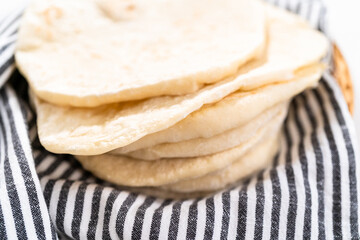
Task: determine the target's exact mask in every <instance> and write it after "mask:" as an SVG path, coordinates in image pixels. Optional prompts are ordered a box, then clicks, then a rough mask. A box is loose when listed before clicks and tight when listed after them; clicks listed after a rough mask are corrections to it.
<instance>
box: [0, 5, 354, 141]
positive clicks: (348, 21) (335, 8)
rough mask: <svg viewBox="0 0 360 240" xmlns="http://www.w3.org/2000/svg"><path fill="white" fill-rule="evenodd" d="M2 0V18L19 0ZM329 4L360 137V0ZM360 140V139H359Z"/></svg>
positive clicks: (331, 21) (331, 25) (331, 23)
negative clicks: (350, 84)
mask: <svg viewBox="0 0 360 240" xmlns="http://www.w3.org/2000/svg"><path fill="white" fill-rule="evenodd" d="M23 1H28V0H11V1H8V0H0V19H1V18H2V17H3V16H4V15H5V14H6V13H8V12H9V11H10V10H11V9H13V8H14V7H15V6H17V4H18V3H19V2H23ZM324 1H326V2H327V5H328V20H329V31H330V34H331V36H332V38H333V39H334V41H335V42H336V43H337V45H338V46H339V48H340V49H341V52H342V53H343V55H344V57H345V59H346V61H347V63H348V65H349V68H350V74H351V76H352V79H353V84H354V91H355V107H354V110H355V111H354V121H355V127H356V129H357V136H358V139H360V27H359V26H358V24H359V23H360V1H357V0H341V1H339V0H324ZM359 142H360V141H359Z"/></svg>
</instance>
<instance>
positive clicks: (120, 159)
mask: <svg viewBox="0 0 360 240" xmlns="http://www.w3.org/2000/svg"><path fill="white" fill-rule="evenodd" d="M280 125H281V124H277V125H266V126H264V127H263V128H261V129H259V130H258V131H257V133H256V134H255V135H254V136H253V137H252V138H251V139H249V140H248V141H246V142H245V143H243V144H241V145H239V146H237V147H235V148H232V149H230V150H227V151H223V152H220V153H216V154H213V155H208V156H202V157H195V158H173V159H160V160H157V161H145V160H140V159H133V158H129V157H125V156H115V155H111V154H103V155H95V156H76V158H77V159H78V160H79V161H80V162H81V164H82V165H83V167H84V168H85V169H87V170H88V171H90V172H92V173H93V174H94V175H95V176H97V177H99V178H101V179H103V180H106V181H108V182H111V183H115V184H119V185H125V186H160V185H164V184H170V183H175V182H178V181H183V180H186V179H192V178H197V177H200V176H204V175H206V174H209V173H211V172H215V171H217V170H220V169H223V168H225V167H226V166H228V165H229V164H231V163H232V162H234V161H236V160H238V159H239V158H240V157H242V156H243V155H244V154H245V153H246V152H247V151H248V150H249V149H251V148H252V147H253V146H255V145H256V144H257V143H259V142H261V141H262V140H263V139H264V138H265V136H272V135H276V134H277V133H278V131H279V128H280Z"/></svg>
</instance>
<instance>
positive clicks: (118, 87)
mask: <svg viewBox="0 0 360 240" xmlns="http://www.w3.org/2000/svg"><path fill="white" fill-rule="evenodd" d="M265 16H266V15H265V11H264V8H263V5H262V4H261V3H260V2H258V1H248V0H196V1H193V0H171V1H163V0H150V1H149V0H127V1H118V0H96V1H95V0H76V1H73V0H53V1H47V0H37V1H34V3H32V4H31V6H30V7H29V8H28V9H27V10H26V12H25V15H24V17H23V20H22V24H21V26H20V30H19V37H18V42H17V51H16V54H15V57H16V63H17V66H18V68H19V69H20V71H21V72H22V74H23V75H24V76H25V77H26V78H27V80H28V81H29V83H30V86H31V88H32V89H33V91H34V92H35V93H36V95H37V96H39V97H40V98H42V99H44V100H46V101H48V102H51V103H54V104H59V105H71V106H78V107H81V106H87V107H89V106H92V107H93V106H98V105H101V104H105V103H112V102H119V101H129V100H135V99H144V98H148V97H153V96H161V95H179V94H185V93H190V92H194V91H196V90H197V89H199V88H200V87H201V86H203V85H204V84H206V83H212V82H216V81H219V80H221V79H223V78H225V77H227V76H229V75H232V74H234V73H235V72H236V71H237V69H238V68H239V66H241V65H242V64H244V63H245V62H247V61H248V60H250V59H252V58H254V57H256V56H258V55H259V54H261V52H262V50H263V48H264V45H265V22H266V21H265Z"/></svg>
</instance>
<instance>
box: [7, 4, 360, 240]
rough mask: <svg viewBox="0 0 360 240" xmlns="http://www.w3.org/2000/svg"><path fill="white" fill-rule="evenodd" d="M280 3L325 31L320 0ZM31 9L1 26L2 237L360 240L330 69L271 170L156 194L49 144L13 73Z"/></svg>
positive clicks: (300, 107) (344, 124)
mask: <svg viewBox="0 0 360 240" xmlns="http://www.w3.org/2000/svg"><path fill="white" fill-rule="evenodd" d="M275 4H277V5H280V6H281V7H284V8H287V9H289V10H291V11H294V12H296V13H298V14H300V15H302V16H303V17H305V18H307V19H308V20H309V21H310V22H311V23H312V25H313V26H314V27H316V28H318V29H320V30H322V31H325V30H326V29H325V26H326V24H325V23H326V21H325V19H326V8H325V6H324V5H323V3H322V2H321V1H320V0H306V1H299V0H278V1H276V2H275ZM22 10H23V9H20V8H19V10H18V11H17V12H14V13H13V14H11V15H10V16H9V17H7V18H5V19H3V20H2V21H1V22H0V84H1V85H3V86H2V87H1V90H0V239H15V238H19V239H36V238H38V239H56V238H58V237H59V238H64V239H294V238H296V239H334V238H336V239H342V238H343V239H359V208H358V201H359V191H360V189H359V185H360V182H359V178H360V172H359V171H360V169H359V164H360V163H359V157H358V149H357V146H358V145H357V142H356V137H355V130H354V124H353V121H352V119H351V116H350V114H349V112H348V110H347V107H346V103H345V101H344V99H343V96H342V94H341V92H340V90H339V88H338V86H337V85H336V83H335V80H334V79H333V77H332V75H331V74H330V72H326V73H325V74H324V76H323V78H322V80H321V81H320V84H319V86H318V87H317V88H316V89H313V90H307V91H306V92H304V93H302V94H300V95H299V96H297V97H296V98H295V99H294V100H293V101H292V104H291V106H290V111H289V115H288V117H287V119H286V121H285V123H284V127H283V131H282V136H281V148H280V151H279V153H278V154H277V156H276V157H275V158H274V161H273V165H272V166H271V167H269V168H268V169H264V170H263V171H261V172H260V173H259V174H258V175H256V176H253V177H252V178H250V179H248V180H246V181H245V182H243V183H241V184H239V185H238V186H236V187H234V188H232V189H230V190H225V191H222V192H219V193H217V194H216V195H214V196H212V197H206V198H199V199H191V200H186V201H179V200H171V199H157V198H154V197H149V196H145V195H141V194H136V193H131V192H128V191H126V190H122V189H119V188H115V187H112V186H109V185H107V184H105V183H104V182H102V181H100V180H98V179H96V178H95V177H93V176H92V175H91V174H90V173H89V172H86V171H84V170H83V169H82V168H81V166H80V164H79V163H78V162H77V161H76V160H75V159H74V158H73V157H71V156H69V155H55V154H52V153H49V152H47V151H46V150H44V148H43V147H42V146H41V145H40V143H39V140H38V137H37V133H36V124H35V121H36V116H35V114H34V113H33V112H32V111H31V110H30V108H29V106H28V96H27V84H26V82H25V80H24V79H23V78H22V76H21V75H20V74H19V73H18V72H17V71H16V70H15V71H14V69H15V67H14V58H13V52H14V41H15V39H16V29H17V27H18V22H19V16H20V15H21V12H22ZM330 65H331V64H330ZM5 82H6V84H3V83H5ZM239 114H240V113H239Z"/></svg>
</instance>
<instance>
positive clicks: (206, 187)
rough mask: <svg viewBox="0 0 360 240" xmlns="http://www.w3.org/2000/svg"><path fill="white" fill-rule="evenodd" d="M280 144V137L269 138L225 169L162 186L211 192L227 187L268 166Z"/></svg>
mask: <svg viewBox="0 0 360 240" xmlns="http://www.w3.org/2000/svg"><path fill="white" fill-rule="evenodd" d="M278 145H279V144H278V137H272V138H269V139H267V140H265V141H264V142H262V143H260V144H258V145H257V146H254V147H253V148H252V149H251V150H250V151H249V152H248V153H246V154H245V155H244V156H243V157H241V159H239V160H237V161H235V162H233V163H232V164H231V165H230V166H228V167H226V168H225V169H223V170H220V171H218V172H215V173H210V174H208V175H205V176H202V177H200V178H195V179H190V180H185V181H180V182H177V183H174V184H170V185H166V186H162V187H161V188H163V189H164V190H170V191H173V192H199V191H201V192H209V191H216V190H219V189H222V188H225V187H226V186H228V185H230V184H233V183H234V182H237V181H238V180H240V179H242V178H245V177H248V176H250V175H251V174H253V173H255V172H257V171H260V170H261V169H263V168H265V167H266V166H268V165H269V163H271V160H272V159H273V157H274V155H275V153H276V152H277V150H278Z"/></svg>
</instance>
